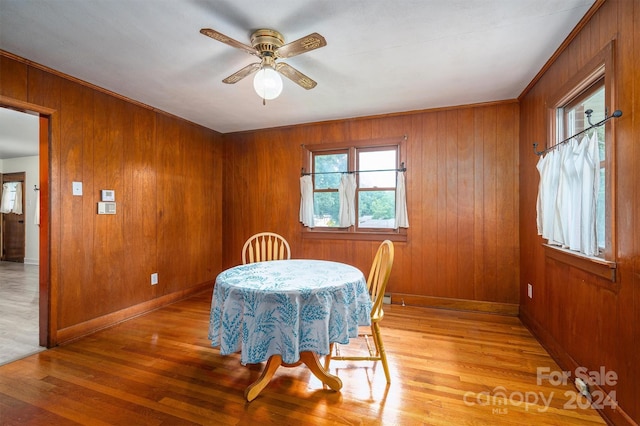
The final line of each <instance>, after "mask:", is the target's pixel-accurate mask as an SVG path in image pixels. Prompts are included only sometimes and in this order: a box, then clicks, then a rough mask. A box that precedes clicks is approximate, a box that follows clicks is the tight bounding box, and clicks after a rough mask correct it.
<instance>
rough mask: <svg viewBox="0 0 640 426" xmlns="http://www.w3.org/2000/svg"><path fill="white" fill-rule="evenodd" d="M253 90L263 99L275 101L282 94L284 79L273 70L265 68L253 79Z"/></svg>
mask: <svg viewBox="0 0 640 426" xmlns="http://www.w3.org/2000/svg"><path fill="white" fill-rule="evenodd" d="M253 88H254V89H255V91H256V93H257V94H258V96H260V97H261V98H262V99H266V100H271V99H275V98H277V97H278V96H280V93H282V78H281V77H280V74H278V72H277V71H276V70H274V69H273V68H269V67H264V68H262V69H261V70H260V71H258V72H257V73H256V76H255V77H254V78H253Z"/></svg>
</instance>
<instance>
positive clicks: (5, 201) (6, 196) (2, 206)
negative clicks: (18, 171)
mask: <svg viewBox="0 0 640 426" xmlns="http://www.w3.org/2000/svg"><path fill="white" fill-rule="evenodd" d="M12 187H13V188H14V189H12ZM14 192H15V198H13V199H12V196H11V194H12V193H14ZM0 213H15V214H22V183H20V182H5V183H3V184H2V200H1V201H0Z"/></svg>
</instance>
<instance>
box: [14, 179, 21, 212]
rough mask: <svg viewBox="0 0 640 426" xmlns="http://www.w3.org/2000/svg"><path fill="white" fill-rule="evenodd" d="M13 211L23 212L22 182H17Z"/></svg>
mask: <svg viewBox="0 0 640 426" xmlns="http://www.w3.org/2000/svg"><path fill="white" fill-rule="evenodd" d="M13 212H14V213H15V214H22V183H21V182H16V199H15V200H14V202H13Z"/></svg>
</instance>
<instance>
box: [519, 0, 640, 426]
mask: <svg viewBox="0 0 640 426" xmlns="http://www.w3.org/2000/svg"><path fill="white" fill-rule="evenodd" d="M611 40H615V60H614V62H615V64H614V65H615V66H614V71H613V73H614V75H613V77H614V79H615V92H616V93H615V98H616V99H617V102H616V104H615V105H609V108H610V111H612V110H615V109H620V110H622V111H623V114H624V115H623V116H622V117H621V118H619V119H616V120H614V122H610V124H609V125H610V126H612V127H611V130H612V132H614V134H615V161H616V167H615V180H616V183H615V223H616V227H615V231H614V232H615V237H616V240H617V251H616V253H615V255H616V261H617V283H615V284H612V283H611V282H608V281H607V280H604V279H602V278H599V277H597V276H595V275H592V274H590V273H587V272H585V271H583V270H581V269H578V268H576V267H574V266H571V265H568V264H566V263H563V262H561V261H558V260H556V259H553V258H550V257H547V256H546V255H545V253H546V252H545V249H544V248H543V246H542V243H543V241H542V240H541V239H540V237H538V236H537V232H536V207H535V203H536V196H537V184H538V173H537V170H536V163H537V161H538V157H537V156H535V155H534V154H533V151H532V144H533V143H534V142H541V144H544V141H545V138H546V135H547V130H546V127H545V126H546V122H545V117H544V115H545V113H546V105H545V102H546V101H547V100H548V99H550V98H551V97H553V96H554V95H555V94H556V92H557V91H558V90H559V89H560V88H561V87H562V86H563V84H565V83H566V82H567V81H568V80H569V79H570V78H571V76H572V75H573V74H574V73H576V72H577V71H578V70H579V69H580V68H581V67H582V66H584V65H585V64H587V63H588V62H589V61H590V60H591V58H593V57H594V56H595V55H596V54H597V53H598V52H599V51H601V50H602V49H603V48H604V47H605V46H606V45H607V44H609V43H610V41H611ZM639 47H640V2H638V1H636V0H618V1H616V0H607V1H606V2H605V3H604V5H602V6H601V7H600V9H598V10H597V12H596V13H595V14H594V15H593V17H592V18H591V19H590V20H589V21H588V22H587V23H586V25H585V26H584V27H583V28H582V29H581V30H580V31H579V33H577V36H576V37H575V38H574V39H573V40H572V41H571V43H570V44H568V46H567V48H566V49H565V50H564V51H563V52H562V53H561V54H560V55H559V56H558V57H557V58H556V59H555V61H554V62H553V63H552V64H551V65H550V66H549V67H548V69H547V70H546V71H545V72H544V74H543V75H542V76H541V78H540V79H539V81H537V82H536V84H535V85H533V86H532V87H531V89H530V90H529V91H528V92H527V93H526V94H525V95H524V96H523V97H522V99H521V105H520V108H521V121H520V134H521V140H520V164H521V170H520V194H521V195H520V241H521V262H520V264H521V270H522V273H521V281H520V294H521V296H520V300H521V307H520V312H521V317H522V319H523V321H524V322H525V324H527V325H528V326H529V327H530V328H531V329H532V330H533V331H534V333H535V334H536V336H537V337H538V339H539V340H540V341H541V342H542V343H543V344H544V345H545V346H546V347H547V349H549V350H550V352H551V353H552V354H553V355H554V356H555V357H556V359H557V360H558V361H559V363H560V365H561V366H562V367H563V368H565V369H566V370H569V371H571V372H572V373H574V372H575V368H576V367H578V366H581V367H586V368H588V369H589V370H590V371H599V370H600V368H601V366H602V367H604V368H605V369H606V370H607V371H615V372H617V374H618V376H619V381H618V384H617V386H604V389H605V391H606V392H610V391H616V397H617V401H618V403H619V404H620V408H621V409H618V410H611V409H607V410H606V415H607V417H608V418H609V420H610V421H611V422H613V423H614V424H635V423H638V422H640V404H639V403H638V401H640V357H639V356H638V349H639V346H638V342H640V327H639V324H640V202H639V200H640V167H638V165H639V164H640V137H639V135H640V120H639V119H638V117H636V115H637V114H638V111H640V86H639V85H638V82H640V49H639ZM528 283H531V284H532V285H533V298H532V299H529V298H527V296H526V286H527V284H528ZM573 377H575V374H574V375H573ZM572 380H573V379H572ZM631 419H633V420H631ZM634 421H635V423H634Z"/></svg>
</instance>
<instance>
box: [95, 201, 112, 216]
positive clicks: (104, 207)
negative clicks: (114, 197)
mask: <svg viewBox="0 0 640 426" xmlns="http://www.w3.org/2000/svg"><path fill="white" fill-rule="evenodd" d="M98 214H116V203H105V202H102V203H98Z"/></svg>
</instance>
